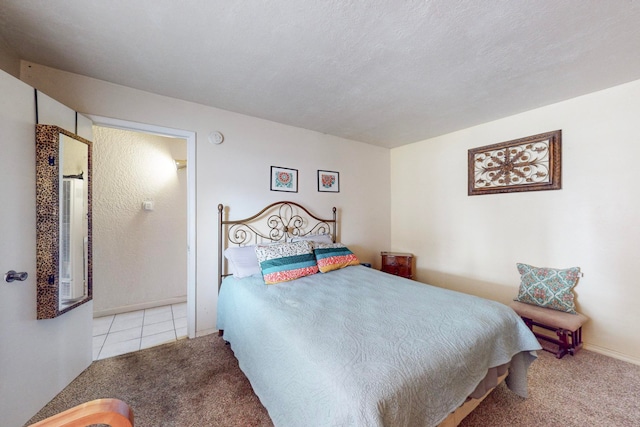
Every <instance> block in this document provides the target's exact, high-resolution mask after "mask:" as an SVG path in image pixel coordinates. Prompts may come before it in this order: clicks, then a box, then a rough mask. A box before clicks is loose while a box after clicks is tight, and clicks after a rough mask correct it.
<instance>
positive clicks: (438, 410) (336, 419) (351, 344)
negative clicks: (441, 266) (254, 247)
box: [217, 266, 540, 427]
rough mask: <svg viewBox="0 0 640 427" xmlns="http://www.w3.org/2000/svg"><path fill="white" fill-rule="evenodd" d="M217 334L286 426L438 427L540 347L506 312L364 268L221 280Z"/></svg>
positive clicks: (520, 376)
mask: <svg viewBox="0 0 640 427" xmlns="http://www.w3.org/2000/svg"><path fill="white" fill-rule="evenodd" d="M217 326H218V328H219V329H224V339H225V340H227V341H229V342H230V343H231V347H232V349H233V351H234V353H235V356H236V358H237V359H238V361H239V364H240V368H241V369H242V371H243V372H244V373H245V374H246V375H247V377H248V378H249V380H250V382H251V385H252V386H253V389H254V391H255V393H256V394H257V395H258V397H259V398H260V400H261V402H262V403H263V405H264V406H265V407H266V408H267V410H268V412H269V415H270V416H271V419H272V420H273V422H274V424H275V425H276V426H278V427H280V426H291V427H294V426H295V427H298V426H367V427H374V426H411V427H413V426H435V425H437V424H438V423H439V422H440V421H442V420H443V419H444V418H446V417H447V415H448V414H449V413H450V412H452V411H454V410H455V409H456V408H457V407H458V406H460V405H461V404H462V403H463V402H464V401H465V399H466V397H467V396H468V395H469V394H470V393H471V392H472V391H473V390H474V388H475V387H476V384H477V383H478V382H479V381H480V380H481V379H482V378H483V377H484V376H485V374H486V373H487V369H488V368H490V367H494V366H498V365H501V364H504V363H507V362H509V361H511V360H512V358H514V356H516V357H515V358H514V360H513V361H512V364H511V368H510V374H509V377H508V378H507V384H508V385H509V387H510V388H511V389H512V390H513V391H515V392H516V393H518V394H520V395H521V396H523V397H526V392H527V381H526V371H527V369H528V367H529V364H530V363H531V361H532V360H533V359H534V358H535V352H533V350H537V349H540V345H539V344H538V341H537V340H536V338H535V337H534V336H533V334H532V333H531V332H530V331H529V330H528V329H527V327H526V326H525V325H524V323H523V322H522V320H521V319H520V318H519V317H518V316H517V315H516V314H515V312H514V311H513V310H511V309H510V308H509V307H507V306H505V305H503V304H500V303H497V302H494V301H489V300H485V299H482V298H478V297H474V296H470V295H466V294H462V293H458V292H453V291H449V290H446V289H441V288H437V287H434V286H429V285H425V284H422V283H418V282H415V281H411V280H407V279H402V278H399V277H396V276H391V275H389V274H386V273H381V272H379V271H377V270H373V269H370V268H366V267H362V266H353V267H347V268H344V269H342V270H338V271H333V272H330V273H326V274H322V273H318V274H315V275H313V276H308V277H304V278H301V279H297V280H295V281H293V282H287V283H281V284H278V285H269V286H267V285H265V284H264V282H262V278H261V277H259V276H258V277H249V278H244V279H234V278H232V277H228V278H226V279H225V280H224V282H223V285H222V289H221V291H220V296H219V302H218V324H217Z"/></svg>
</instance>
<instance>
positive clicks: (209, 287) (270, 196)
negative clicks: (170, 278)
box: [20, 62, 390, 335]
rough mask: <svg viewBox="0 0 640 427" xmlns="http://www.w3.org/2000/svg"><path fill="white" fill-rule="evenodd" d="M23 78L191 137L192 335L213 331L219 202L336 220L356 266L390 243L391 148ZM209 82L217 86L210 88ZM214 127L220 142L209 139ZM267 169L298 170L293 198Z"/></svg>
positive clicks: (241, 210)
mask: <svg viewBox="0 0 640 427" xmlns="http://www.w3.org/2000/svg"><path fill="white" fill-rule="evenodd" d="M20 77H21V79H22V80H24V81H26V82H27V83H29V84H31V85H33V86H35V87H36V88H38V89H40V90H42V91H43V92H45V93H47V94H49V95H50V96H52V97H53V98H55V99H57V100H59V101H60V102H62V103H64V104H66V105H69V106H70V107H72V108H74V109H76V110H78V111H80V112H84V113H87V114H92V115H98V116H104V117H111V118H116V119H122V120H129V121H133V122H139V123H146V124H152V125H157V126H162V127H168V128H174V129H183V130H189V131H195V132H196V133H197V136H196V138H197V143H196V157H197V162H196V165H195V167H196V181H197V182H196V187H197V192H196V199H197V201H196V203H197V221H196V233H197V249H196V250H197V256H196V262H197V266H196V267H197V277H196V281H197V307H196V308H197V324H196V327H197V333H198V335H201V334H203V333H207V332H213V331H215V317H216V302H217V264H216V259H217V205H218V203H223V204H225V205H228V206H231V209H230V211H229V213H230V215H232V216H233V217H245V216H248V215H250V214H254V213H255V212H257V210H258V209H260V208H262V207H264V206H265V205H267V204H268V203H271V202H274V201H278V200H292V201H296V202H300V203H302V204H304V205H307V206H309V208H310V209H311V210H312V211H313V212H314V213H316V214H319V215H330V213H331V207H333V206H336V207H338V210H339V215H340V225H341V227H340V232H339V237H340V239H341V240H342V241H343V242H344V243H345V244H347V245H349V247H350V248H352V249H353V251H354V252H355V253H356V254H357V255H358V256H359V257H360V258H361V260H362V261H363V262H372V263H374V264H376V265H379V263H380V260H379V258H380V251H381V250H385V249H387V248H388V247H389V244H390V227H389V218H390V208H389V198H390V182H389V150H388V149H385V148H379V147H374V146H371V145H368V144H363V143H359V142H355V141H350V140H347V139H342V138H337V137H333V136H329V135H324V134H321V133H318V132H313V131H309V130H305V129H300V128H295V127H291V126H285V125H281V124H278V123H274V122H269V121H266V120H261V119H257V118H254V117H249V116H244V115H241V114H237V113H232V112H229V111H225V110H220V109H216V108H210V107H205V106H202V105H199V104H195V103H191V102H185V101H180V100H177V99H173V98H168V97H164V96H160V95H155V94H151V93H148V92H143V91H139V90H134V89H130V88H127V87H123V86H118V85H114V84H111V83H107V82H104V81H100V80H96V79H91V78H87V77H83V76H79V75H75V74H72V73H67V72H63V71H59V70H55V69H51V68H48V67H43V66H40V65H37V64H33V63H29V62H23V63H22V72H21V75H20ZM211 84H215V82H212V83H211ZM213 130H217V131H220V132H222V133H223V134H224V136H225V141H224V143H223V144H221V145H213V144H211V143H209V142H208V140H207V136H208V135H209V133H210V132H211V131H213ZM270 166H282V167H289V168H295V169H298V171H299V183H298V187H299V189H298V193H282V192H272V191H270V190H269V173H270ZM318 169H324V170H331V171H338V172H340V193H318V192H317V189H316V188H317V184H316V173H317V172H316V171H317V170H318Z"/></svg>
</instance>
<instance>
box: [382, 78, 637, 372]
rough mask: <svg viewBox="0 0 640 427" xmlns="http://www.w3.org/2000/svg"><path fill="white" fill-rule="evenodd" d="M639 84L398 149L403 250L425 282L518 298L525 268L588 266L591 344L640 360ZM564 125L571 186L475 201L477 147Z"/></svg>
mask: <svg viewBox="0 0 640 427" xmlns="http://www.w3.org/2000/svg"><path fill="white" fill-rule="evenodd" d="M638 117H640V81H635V82H632V83H629V84H625V85H622V86H618V87H614V88H611V89H608V90H604V91H601V92H597V93H593V94H590V95H587V96H583V97H579V98H575V99H572V100H569V101H566V102H562V103H558V104H554V105H551V106H548V107H544V108H540V109H536V110H533V111H529V112H526V113H523V114H519V115H515V116H512V117H507V118H505V119H502V120H498V121H495V122H490V123H486V124H483V125H480V126H476V127H472V128H469V129H465V130H462V131H459V132H455V133H452V134H449V135H444V136H441V137H437V138H433V139H429V140H426V141H423V142H419V143H415V144H412V145H408V146H405V147H400V148H396V149H393V150H392V152H391V182H392V186H391V194H392V197H391V206H392V208H391V209H392V215H391V219H392V220H391V230H392V231H391V234H392V247H393V249H394V250H402V251H408V252H413V253H414V254H415V255H416V257H417V269H418V279H419V280H420V281H423V282H427V283H431V284H434V285H438V286H442V287H446V288H450V289H455V290H460V291H463V292H467V293H471V294H475V295H480V296H484V297H487V298H491V299H495V300H498V301H501V302H504V303H508V302H509V301H510V300H511V299H512V298H513V297H515V296H516V294H517V291H518V285H519V274H518V272H517V270H516V266H515V264H516V263H517V262H524V263H528V264H532V265H535V266H540V267H542V266H546V267H561V268H564V267H572V266H579V267H581V268H582V270H583V272H584V277H583V278H582V279H581V280H580V283H579V284H578V286H577V288H576V294H577V305H578V309H579V311H581V312H582V313H584V314H585V315H587V316H589V317H590V319H591V320H590V321H589V322H588V323H587V324H586V325H585V327H584V328H583V332H584V341H585V342H586V348H590V349H592V350H595V351H599V352H603V353H606V354H609V355H612V356H614V357H618V358H622V359H626V360H630V361H632V362H635V363H640V335H639V334H638V333H637V330H636V329H637V325H638V324H640V311H639V310H638V309H637V307H636V306H637V302H638V301H640V287H639V286H638V285H637V284H636V279H637V268H636V265H637V263H638V255H639V252H638V242H639V241H640V221H638V219H637V215H638V212H639V211H640V193H639V192H638V189H637V184H638V172H637V171H638V166H637V160H638V159H639V158H640V141H639V135H640V120H638ZM556 129H562V139H563V140H562V175H563V188H562V190H558V191H538V192H524V193H511V194H494V195H482V196H467V150H469V149H470V148H476V147H481V146H484V145H489V144H494V143H498V142H503V141H509V140H512V139H517V138H521V137H525V136H529V135H535V134H538V133H543V132H547V131H552V130H556Z"/></svg>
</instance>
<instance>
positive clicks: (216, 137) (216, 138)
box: [209, 131, 224, 144]
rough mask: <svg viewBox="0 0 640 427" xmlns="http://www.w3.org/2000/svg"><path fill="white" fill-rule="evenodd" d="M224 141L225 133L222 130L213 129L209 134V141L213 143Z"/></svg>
mask: <svg viewBox="0 0 640 427" xmlns="http://www.w3.org/2000/svg"><path fill="white" fill-rule="evenodd" d="M222 141H224V135H222V134H221V133H220V132H217V131H213V132H211V133H210V134H209V142H210V143H212V144H222Z"/></svg>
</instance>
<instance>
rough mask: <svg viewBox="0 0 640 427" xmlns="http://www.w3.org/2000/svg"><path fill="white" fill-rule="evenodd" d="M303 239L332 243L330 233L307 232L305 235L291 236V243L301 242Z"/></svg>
mask: <svg viewBox="0 0 640 427" xmlns="http://www.w3.org/2000/svg"><path fill="white" fill-rule="evenodd" d="M304 240H307V241H310V242H314V243H333V239H332V238H331V234H307V235H306V236H295V237H292V238H291V243H295V242H302V241H304Z"/></svg>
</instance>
